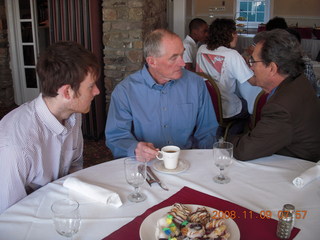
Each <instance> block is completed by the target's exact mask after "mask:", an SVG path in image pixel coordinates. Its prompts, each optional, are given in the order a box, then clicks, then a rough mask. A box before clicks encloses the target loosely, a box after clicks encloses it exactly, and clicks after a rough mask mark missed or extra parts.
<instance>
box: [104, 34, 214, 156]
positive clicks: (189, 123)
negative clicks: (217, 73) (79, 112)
mask: <svg viewBox="0 0 320 240" xmlns="http://www.w3.org/2000/svg"><path fill="white" fill-rule="evenodd" d="M143 50H144V57H145V60H146V64H145V66H144V67H143V68H142V69H141V70H139V71H137V72H136V73H133V74H132V75H130V76H128V77H127V78H126V79H124V80H123V81H121V82H120V83H119V84H118V85H117V86H116V88H115V89H114V90H113V92H112V95H111V102H110V107H109V112H108V117H107V122H106V129H105V135H106V145H107V146H108V147H109V148H110V150H111V151H112V153H113V155H114V157H115V158H120V157H125V156H133V155H138V156H142V157H145V158H146V159H147V160H148V161H149V160H151V159H153V158H155V157H156V155H157V154H158V150H159V149H160V148H162V147H163V146H165V145H176V146H178V147H180V148H181V149H190V148H212V146H213V143H214V142H215V140H216V139H215V133H216V129H217V126H218V123H217V119H216V116H215V113H214V110H213V106H212V102H211V100H210V97H209V93H208V91H207V88H206V85H205V82H204V81H203V79H202V78H201V77H199V76H198V75H197V74H195V73H193V72H190V71H188V70H186V69H184V68H183V67H184V66H185V63H184V61H183V58H182V56H183V52H184V47H183V44H182V41H181V39H180V38H179V36H178V35H176V34H175V33H173V32H170V31H168V30H165V29H157V30H154V31H152V32H151V33H149V34H148V35H147V36H146V38H145V41H144V49H143Z"/></svg>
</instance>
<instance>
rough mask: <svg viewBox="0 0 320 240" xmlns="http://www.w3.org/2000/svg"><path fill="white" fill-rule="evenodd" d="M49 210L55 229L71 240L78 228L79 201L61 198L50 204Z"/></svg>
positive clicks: (79, 220)
mask: <svg viewBox="0 0 320 240" xmlns="http://www.w3.org/2000/svg"><path fill="white" fill-rule="evenodd" d="M51 211H52V213H53V222H54V226H55V228H56V231H57V232H58V233H59V234H60V235H62V236H64V237H67V238H70V239H71V240H72V237H73V235H74V234H76V233H77V232H78V231H79V228H80V222H81V218H80V213H79V203H78V202H77V201H75V200H71V199H61V200H58V201H55V202H54V203H53V204H52V206H51Z"/></svg>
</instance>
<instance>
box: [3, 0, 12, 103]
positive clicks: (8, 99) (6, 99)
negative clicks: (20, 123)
mask: <svg viewBox="0 0 320 240" xmlns="http://www.w3.org/2000/svg"><path fill="white" fill-rule="evenodd" d="M9 61H10V58H9V43H8V34H7V20H6V11H5V6H4V0H0V105H1V106H7V107H9V106H11V105H13V104H14V96H13V81H12V76H11V70H10V66H9Z"/></svg>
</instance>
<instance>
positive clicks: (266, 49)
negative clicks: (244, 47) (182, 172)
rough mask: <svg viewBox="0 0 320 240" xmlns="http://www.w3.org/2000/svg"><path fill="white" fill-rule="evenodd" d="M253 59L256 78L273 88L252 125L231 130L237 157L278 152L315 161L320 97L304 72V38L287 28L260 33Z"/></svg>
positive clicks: (266, 88)
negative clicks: (238, 131) (249, 128)
mask: <svg viewBox="0 0 320 240" xmlns="http://www.w3.org/2000/svg"><path fill="white" fill-rule="evenodd" d="M256 39H257V40H258V41H257V44H256V47H255V48H254V51H253V53H252V56H251V59H250V60H249V64H250V65H251V69H252V70H253V72H254V74H255V78H256V81H255V82H256V84H257V85H258V86H260V87H261V88H262V89H263V90H264V91H265V92H267V93H269V98H268V100H267V103H266V104H265V105H264V106H263V108H262V112H261V119H260V121H259V122H258V123H257V125H256V126H255V127H254V128H253V129H252V131H250V132H248V133H246V134H242V135H238V136H232V137H230V138H229V139H228V140H229V141H231V142H232V143H233V146H234V157H235V158H236V159H238V160H252V159H256V158H260V157H266V156H270V155H272V154H280V155H286V156H292V157H296V158H301V159H305V160H309V161H313V162H317V161H318V160H319V159H320V148H319V146H320V128H319V119H320V101H319V99H317V97H316V96H315V94H314V90H313V89H312V87H311V85H310V84H309V82H308V80H307V79H306V77H305V75H304V74H302V73H303V70H304V61H303V59H302V56H303V54H302V50H301V46H300V43H299V42H298V40H297V39H296V37H295V36H293V35H292V34H290V33H288V32H287V31H286V30H283V29H275V30H272V31H266V32H261V33H258V34H257V38H256Z"/></svg>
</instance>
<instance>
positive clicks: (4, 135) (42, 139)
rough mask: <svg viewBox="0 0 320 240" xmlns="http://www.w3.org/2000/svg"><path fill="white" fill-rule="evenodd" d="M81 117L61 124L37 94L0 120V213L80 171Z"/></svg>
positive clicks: (77, 115) (81, 146)
mask: <svg viewBox="0 0 320 240" xmlns="http://www.w3.org/2000/svg"><path fill="white" fill-rule="evenodd" d="M81 122H82V120H81V114H79V113H74V114H72V115H71V116H70V117H69V118H68V119H66V120H65V124H64V125H62V124H61V123H60V122H59V121H58V120H57V119H56V118H55V116H54V115H52V113H51V112H50V111H49V109H48V107H47V105H46V104H45V102H44V100H43V98H42V95H41V94H40V95H39V96H38V97H37V98H36V99H34V100H33V101H31V102H28V103H25V104H23V105H21V106H20V107H18V108H16V109H14V110H13V111H11V112H10V113H9V114H7V115H6V116H5V117H3V118H2V119H1V121H0V184H1V188H0V214H1V212H3V211H4V210H5V209H6V208H8V207H9V206H11V205H12V204H14V203H16V202H17V201H19V200H20V199H22V198H24V197H25V196H26V195H27V190H35V189H37V188H39V187H41V186H44V185H46V184H47V183H49V182H52V181H53V180H56V179H58V178H60V177H62V176H65V175H66V174H68V172H69V171H73V170H78V169H81V168H82V163H83V162H82V161H83V159H82V153H83V137H82V130H81Z"/></svg>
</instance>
